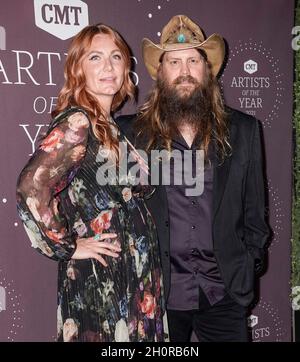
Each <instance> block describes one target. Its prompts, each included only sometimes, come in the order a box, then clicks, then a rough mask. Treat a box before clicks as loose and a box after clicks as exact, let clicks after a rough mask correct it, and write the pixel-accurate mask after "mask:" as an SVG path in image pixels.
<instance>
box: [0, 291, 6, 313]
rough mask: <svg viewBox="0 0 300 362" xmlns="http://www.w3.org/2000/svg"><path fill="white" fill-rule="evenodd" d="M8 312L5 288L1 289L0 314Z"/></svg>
mask: <svg viewBox="0 0 300 362" xmlns="http://www.w3.org/2000/svg"><path fill="white" fill-rule="evenodd" d="M3 310H6V292H5V289H4V288H3V287H0V312H2V311H3Z"/></svg>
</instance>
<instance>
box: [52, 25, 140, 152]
mask: <svg viewBox="0 0 300 362" xmlns="http://www.w3.org/2000/svg"><path fill="white" fill-rule="evenodd" d="M97 34H106V35H109V36H111V37H112V39H113V41H114V42H115V44H116V46H117V47H118V48H119V49H120V52H121V54H122V55H123V57H124V60H125V75H124V83H123V85H122V87H121V89H120V90H119V91H118V93H116V94H115V96H114V98H113V102H112V107H111V108H112V109H111V110H112V112H114V111H115V110H116V109H117V108H118V107H119V106H120V105H121V104H122V103H123V102H124V101H125V99H126V98H127V97H129V98H130V99H132V98H133V97H134V85H133V83H132V81H131V79H130V68H131V60H130V50H129V47H128V45H127V44H126V42H125V40H124V39H123V38H122V37H121V35H120V34H119V33H118V32H117V31H116V30H114V29H112V28H111V27H109V26H107V25H104V24H97V25H91V26H87V27H85V28H84V29H82V30H81V31H80V32H79V33H78V34H77V35H76V36H75V37H74V39H73V40H72V42H71V44H70V47H69V50H68V55H67V58H66V63H65V67H64V77H65V83H64V86H63V87H62V89H61V91H60V93H59V95H58V101H57V106H56V109H55V110H54V111H53V116H54V117H55V116H57V115H58V114H59V113H60V112H61V111H63V110H65V109H66V108H68V107H81V108H83V109H84V110H85V111H86V112H87V113H88V115H89V117H90V120H91V121H92V125H93V131H94V134H95V136H96V137H97V138H98V139H99V141H100V142H101V143H103V144H104V145H105V146H106V147H108V148H109V149H111V150H112V151H113V152H114V154H115V156H116V157H117V154H118V140H116V139H114V137H113V135H112V131H111V128H110V125H109V122H107V120H106V119H105V116H104V112H103V109H102V108H101V105H100V104H99V103H98V102H97V100H96V98H95V97H93V96H92V95H91V94H90V93H89V92H88V91H87V90H86V79H85V76H84V72H83V69H82V62H83V59H84V56H85V55H86V52H87V51H88V49H89V47H90V45H91V43H92V40H93V38H94V37H95V35H97ZM117 158H118V157H117Z"/></svg>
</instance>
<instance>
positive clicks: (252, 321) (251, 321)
mask: <svg viewBox="0 0 300 362" xmlns="http://www.w3.org/2000/svg"><path fill="white" fill-rule="evenodd" d="M257 324H258V317H257V316H256V315H253V314H252V315H251V316H250V317H248V327H250V328H253V327H255V326H256V325H257Z"/></svg>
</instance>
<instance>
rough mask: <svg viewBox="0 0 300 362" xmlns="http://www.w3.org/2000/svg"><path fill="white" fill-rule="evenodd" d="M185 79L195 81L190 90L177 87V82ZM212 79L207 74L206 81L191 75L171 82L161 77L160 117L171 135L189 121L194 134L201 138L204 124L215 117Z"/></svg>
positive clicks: (188, 123) (159, 81)
mask: <svg viewBox="0 0 300 362" xmlns="http://www.w3.org/2000/svg"><path fill="white" fill-rule="evenodd" d="M182 82H189V83H191V84H194V88H193V89H192V90H189V89H184V86H182V87H180V89H178V88H179V87H178V86H177V84H180V83H182ZM209 83H210V82H209V80H208V79H206V78H205V79H204V81H203V84H200V83H199V82H198V81H197V80H196V79H195V78H193V77H191V76H190V75H188V76H180V77H178V78H176V79H175V81H174V82H173V83H172V84H171V85H168V84H167V83H166V82H165V81H164V80H163V79H161V78H158V81H157V88H158V92H159V93H158V99H159V100H158V102H159V112H160V117H161V120H162V122H163V123H164V124H165V125H166V126H167V128H168V129H169V131H170V133H169V134H170V136H171V137H173V136H174V134H176V133H177V132H178V130H180V128H181V127H182V126H183V125H188V126H189V127H191V129H192V130H193V131H194V132H195V136H196V137H197V138H199V137H200V138H201V133H202V132H201V130H202V129H203V126H204V125H207V122H211V121H212V114H213V112H212V109H213V108H212V86H211V84H209ZM189 87H190V86H189ZM204 127H205V126H204Z"/></svg>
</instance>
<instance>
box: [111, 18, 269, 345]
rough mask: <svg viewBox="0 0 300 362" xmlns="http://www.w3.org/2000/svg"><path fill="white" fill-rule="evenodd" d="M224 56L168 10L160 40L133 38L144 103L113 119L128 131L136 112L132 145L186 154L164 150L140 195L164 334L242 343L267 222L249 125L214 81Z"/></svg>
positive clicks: (257, 145)
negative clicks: (165, 162)
mask: <svg viewBox="0 0 300 362" xmlns="http://www.w3.org/2000/svg"><path fill="white" fill-rule="evenodd" d="M224 55H225V45H224V40H223V38H222V37H221V36H220V35H218V34H213V35H211V36H210V37H209V38H207V39H205V37H204V35H203V33H202V31H201V29H200V27H198V26H197V25H196V24H195V23H194V22H192V21H191V20H190V19H189V18H188V17H187V16H184V15H177V16H174V17H173V18H172V19H171V20H170V21H169V23H168V24H167V25H166V26H165V27H164V29H163V31H162V35H161V41H160V44H154V43H153V42H151V41H150V40H149V39H144V40H143V57H144V62H145V65H146V68H147V70H148V72H149V74H150V75H151V77H152V78H153V79H154V81H155V84H154V88H153V90H152V91H151V93H150V94H149V96H148V99H147V101H146V103H145V104H144V105H143V106H142V107H141V108H140V111H139V113H138V115H137V116H136V117H135V116H122V117H120V118H119V119H118V120H117V122H118V123H119V126H120V128H121V129H123V131H124V132H125V133H127V135H129V136H133V134H132V132H131V123H132V122H131V121H133V120H134V119H135V118H136V127H135V129H136V131H135V132H134V139H135V144H136V145H138V146H139V147H141V145H142V146H143V148H144V149H146V150H147V151H148V152H149V154H150V153H151V151H153V150H167V151H168V152H170V154H171V155H172V152H174V151H176V152H177V154H178V152H179V154H180V153H181V154H182V155H183V156H184V155H186V154H188V153H189V154H191V155H192V157H191V160H192V162H191V163H189V162H186V161H185V160H184V161H183V162H186V164H189V165H190V167H181V168H180V167H179V168H178V167H177V166H178V165H177V166H176V162H177V161H178V160H177V158H176V157H173V162H170V170H169V173H170V175H165V173H166V172H165V171H164V172H163V175H162V176H161V177H160V178H159V180H160V182H159V185H158V186H157V187H156V191H155V192H154V194H153V195H152V197H151V198H149V200H148V205H149V208H150V210H151V212H152V214H153V217H154V219H155V222H156V225H157V231H158V236H159V242H160V252H161V262H162V267H163V274H164V287H165V296H166V301H167V310H168V321H169V333H170V339H171V341H172V342H187V341H189V340H190V337H191V333H192V331H194V332H195V334H196V335H197V337H198V339H199V340H200V341H217V342H224V341H248V340H249V336H248V328H247V309H248V308H247V307H248V306H249V304H250V303H251V301H252V300H253V298H254V281H255V275H258V274H259V273H261V271H262V270H263V262H264V259H265V258H264V257H265V249H266V242H267V239H268V235H269V228H268V226H267V224H266V221H265V216H264V215H265V213H264V210H265V198H264V192H265V188H264V181H263V167H262V163H263V162H262V151H261V139H260V131H259V123H258V121H257V120H256V119H255V118H253V117H251V116H249V115H246V114H243V113H241V112H239V111H236V110H233V109H230V108H228V107H226V106H225V105H224V103H223V100H222V96H221V92H220V89H219V85H218V81H217V75H218V73H219V72H220V69H221V66H222V64H223V61H224ZM199 150H201V151H202V155H203V158H204V167H202V168H201V167H200V170H202V176H201V175H200V173H199V174H198V173H197V172H199V167H198V166H197V162H196V160H197V157H196V156H195V155H196V153H197V152H198V151H199ZM182 159H184V157H183V158H182ZM176 160H177V161H176ZM176 167H177V168H176ZM178 170H179V171H178ZM178 172H179V173H181V172H182V175H180V176H183V177H182V180H185V177H184V176H185V173H191V174H192V175H193V176H195V175H196V178H195V179H196V180H197V177H198V178H201V177H202V179H203V187H202V189H201V190H202V191H201V193H199V194H196V195H193V196H188V193H187V190H188V189H189V188H190V186H191V185H187V184H186V183H185V182H182V183H181V184H180V185H179V184H178V182H177V181H178V180H177V181H176V176H177V177H178ZM203 172H204V175H203ZM166 176H167V177H166ZM203 176H204V177H203ZM166 179H168V180H169V182H164V180H166Z"/></svg>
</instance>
